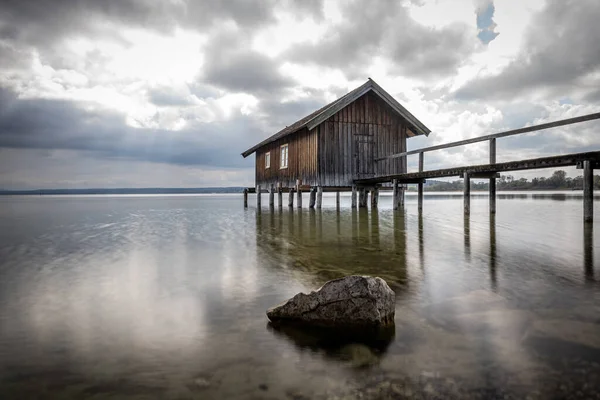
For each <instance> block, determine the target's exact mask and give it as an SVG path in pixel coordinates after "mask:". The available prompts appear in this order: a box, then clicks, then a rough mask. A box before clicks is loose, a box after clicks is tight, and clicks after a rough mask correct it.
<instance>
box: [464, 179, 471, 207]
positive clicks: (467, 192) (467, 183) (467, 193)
mask: <svg viewBox="0 0 600 400" xmlns="http://www.w3.org/2000/svg"><path fill="white" fill-rule="evenodd" d="M463 179H464V200H465V214H469V213H471V177H470V176H469V173H468V172H466V171H465V173H464V174H463Z"/></svg>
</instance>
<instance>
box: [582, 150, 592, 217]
mask: <svg viewBox="0 0 600 400" xmlns="http://www.w3.org/2000/svg"><path fill="white" fill-rule="evenodd" d="M583 221H584V222H593V221H594V169H593V168H592V162H591V161H590V160H585V161H584V162H583Z"/></svg>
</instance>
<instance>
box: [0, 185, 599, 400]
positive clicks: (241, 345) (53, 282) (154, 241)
mask: <svg viewBox="0 0 600 400" xmlns="http://www.w3.org/2000/svg"><path fill="white" fill-rule="evenodd" d="M307 200H308V199H305V204H307V203H308V202H307ZM324 200H325V204H324V208H323V210H321V211H316V212H315V211H313V210H308V209H303V210H301V211H299V210H297V209H294V210H289V209H288V208H287V207H284V208H283V209H278V208H277V207H276V208H275V209H274V210H273V211H271V210H269V209H268V207H263V209H262V210H261V211H260V212H257V210H256V208H253V207H250V208H249V209H246V210H244V209H243V208H242V198H241V195H219V196H216V195H215V196H208V195H204V196H203V195H198V196H113V197H111V196H72V197H64V196H62V197H50V196H48V197H44V196H42V197H34V196H29V197H27V196H25V197H2V198H0V397H1V398H3V399H4V398H8V399H12V398H14V399H21V398H65V399H68V398H94V399H103V398H125V399H128V398H132V399H146V398H147V399H156V398H163V399H187V398H198V399H229V398H240V399H249V398H255V399H263V398H264V399H296V400H299V399H313V398H317V399H320V398H348V399H351V398H413V397H414V398H525V397H526V396H527V395H529V396H530V398H540V399H548V398H600V395H599V394H598V391H599V390H600V389H599V386H600V284H599V281H600V270H599V269H598V268H596V267H595V263H594V260H595V259H597V258H598V257H600V256H599V255H598V253H597V249H598V247H599V245H600V232H599V231H598V229H599V225H598V223H595V224H594V226H589V227H584V224H583V223H582V200H581V198H580V197H577V196H576V195H573V194H571V193H566V194H553V195H543V194H539V193H538V194H523V193H519V194H505V195H501V196H500V197H499V199H498V213H497V215H496V217H495V218H490V216H489V214H488V212H487V198H486V197H485V196H477V195H474V197H473V200H472V202H471V209H472V212H471V216H470V218H465V217H464V216H463V213H462V197H461V196H452V195H426V199H425V205H424V211H423V213H422V214H421V215H419V213H418V212H417V208H416V197H415V196H412V195H409V196H407V201H406V210H405V212H403V213H394V212H393V211H392V210H391V198H390V197H388V196H382V198H381V199H380V208H379V210H378V211H374V212H371V211H370V210H369V211H366V210H360V211H352V210H351V209H350V208H349V207H348V206H349V200H350V199H349V197H342V206H343V207H342V209H341V211H337V210H336V209H335V206H334V201H333V200H334V199H333V197H330V196H327V195H326V197H325V199H324ZM250 202H251V204H255V202H254V201H253V199H252V198H251V199H250ZM265 202H266V199H264V200H263V204H265ZM599 206H600V204H598V201H597V202H596V208H598V207H599ZM597 220H599V221H600V218H597ZM349 274H366V275H377V276H381V277H382V278H384V279H385V280H386V281H387V282H388V283H389V285H390V286H391V287H392V288H393V289H394V291H395V292H396V328H395V334H394V335H392V336H391V337H389V338H387V339H385V340H383V341H379V342H377V343H347V342H342V341H336V340H330V339H328V340H325V339H324V338H321V337H319V336H315V335H314V334H312V333H310V332H298V331H280V330H276V329H273V328H272V327H271V326H270V325H268V323H267V322H268V321H267V318H266V316H265V310H266V309H267V308H268V307H270V306H272V305H274V304H277V303H279V302H281V301H283V300H285V299H287V298H289V297H291V296H293V295H294V294H296V293H297V292H299V291H310V290H313V289H316V288H317V287H319V286H320V285H321V284H323V283H324V282H325V281H327V280H329V279H332V278H336V277H340V276H344V275H349ZM361 396H362V397H361Z"/></svg>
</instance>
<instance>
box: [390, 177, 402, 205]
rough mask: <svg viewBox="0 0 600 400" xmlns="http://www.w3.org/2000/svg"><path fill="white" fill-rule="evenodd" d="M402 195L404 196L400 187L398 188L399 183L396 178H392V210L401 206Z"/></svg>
mask: <svg viewBox="0 0 600 400" xmlns="http://www.w3.org/2000/svg"><path fill="white" fill-rule="evenodd" d="M403 196H404V193H402V192H401V188H400V185H399V184H398V180H397V179H394V191H393V198H392V207H393V208H394V210H397V209H399V208H400V207H401V205H402V197H403Z"/></svg>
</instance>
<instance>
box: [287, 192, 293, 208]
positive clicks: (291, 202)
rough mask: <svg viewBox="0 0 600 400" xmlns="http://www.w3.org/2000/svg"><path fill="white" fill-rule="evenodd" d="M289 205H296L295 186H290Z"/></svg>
mask: <svg viewBox="0 0 600 400" xmlns="http://www.w3.org/2000/svg"><path fill="white" fill-rule="evenodd" d="M288 207H292V208H293V207H294V188H290V193H289V195H288Z"/></svg>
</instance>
